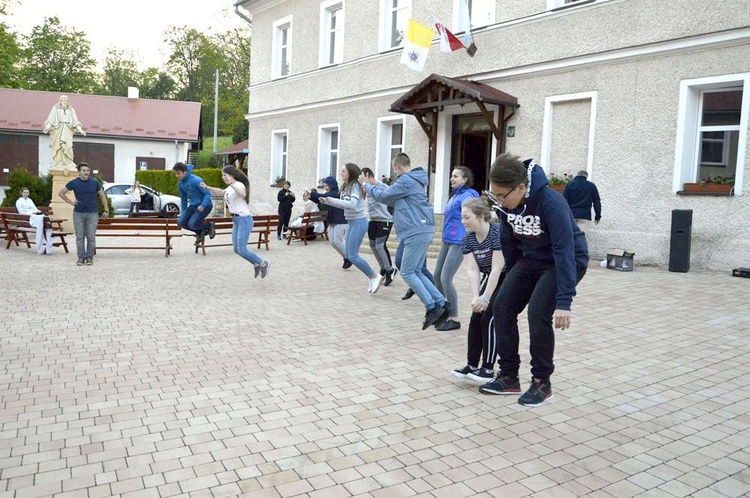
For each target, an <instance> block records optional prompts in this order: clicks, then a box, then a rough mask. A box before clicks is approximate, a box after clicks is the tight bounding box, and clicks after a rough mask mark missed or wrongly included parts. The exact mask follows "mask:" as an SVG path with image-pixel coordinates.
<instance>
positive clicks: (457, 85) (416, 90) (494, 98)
mask: <svg viewBox="0 0 750 498" xmlns="http://www.w3.org/2000/svg"><path fill="white" fill-rule="evenodd" d="M440 89H450V90H455V91H457V92H459V93H460V94H461V95H463V96H464V97H465V98H467V99H473V100H476V101H479V102H484V103H487V104H496V105H510V106H513V107H517V106H518V99H517V98H516V97H514V96H513V95H510V94H508V93H505V92H503V91H501V90H498V89H497V88H494V87H491V86H489V85H485V84H483V83H479V82H477V81H471V80H465V79H460V78H449V77H447V76H442V75H439V74H431V75H429V76H428V77H427V78H425V79H423V80H422V81H420V82H419V83H417V84H416V85H414V87H413V88H412V89H411V90H409V91H408V92H406V93H405V94H404V95H402V96H401V98H399V99H398V100H397V101H395V102H394V103H393V104H391V111H392V112H407V113H408V112H410V110H413V109H412V107H411V106H414V105H417V104H419V107H420V108H422V109H424V108H426V106H428V105H430V106H431V107H441V106H443V105H445V102H441V101H439V100H437V101H431V100H430V95H431V92H433V91H438V90H440ZM79 119H80V118H79Z"/></svg>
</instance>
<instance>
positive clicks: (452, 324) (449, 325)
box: [435, 318, 491, 378]
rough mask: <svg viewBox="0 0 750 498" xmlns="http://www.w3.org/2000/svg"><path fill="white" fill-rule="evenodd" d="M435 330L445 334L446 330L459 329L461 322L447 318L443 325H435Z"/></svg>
mask: <svg viewBox="0 0 750 498" xmlns="http://www.w3.org/2000/svg"><path fill="white" fill-rule="evenodd" d="M435 328H436V329H437V330H439V331H441V332H445V331H446V330H456V329H460V328H461V322H457V321H455V320H452V319H450V318H449V319H447V320H445V321H444V322H443V323H439V324H437V325H436V326H435ZM490 378H491V377H490Z"/></svg>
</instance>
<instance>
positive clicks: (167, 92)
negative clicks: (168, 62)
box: [139, 67, 176, 100]
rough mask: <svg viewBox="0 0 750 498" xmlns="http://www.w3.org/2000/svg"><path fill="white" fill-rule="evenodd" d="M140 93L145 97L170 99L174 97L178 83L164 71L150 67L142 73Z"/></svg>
mask: <svg viewBox="0 0 750 498" xmlns="http://www.w3.org/2000/svg"><path fill="white" fill-rule="evenodd" d="M139 81H140V83H139V85H140V94H141V97H143V98H144V99H161V100H170V99H173V98H174V94H175V88H176V84H175V81H174V79H172V77H171V76H169V75H168V74H167V73H165V72H164V71H160V70H159V69H157V68H155V67H150V68H148V69H146V70H145V71H143V72H142V73H141V74H140V80H139Z"/></svg>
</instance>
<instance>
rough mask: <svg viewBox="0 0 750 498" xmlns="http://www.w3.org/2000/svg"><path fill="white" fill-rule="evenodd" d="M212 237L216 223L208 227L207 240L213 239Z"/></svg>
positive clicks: (214, 235)
mask: <svg viewBox="0 0 750 498" xmlns="http://www.w3.org/2000/svg"><path fill="white" fill-rule="evenodd" d="M214 237H216V223H211V225H210V226H209V227H208V238H209V239H213V238H214Z"/></svg>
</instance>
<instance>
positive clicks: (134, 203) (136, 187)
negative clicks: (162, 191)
mask: <svg viewBox="0 0 750 498" xmlns="http://www.w3.org/2000/svg"><path fill="white" fill-rule="evenodd" d="M125 193H126V194H130V213H132V212H133V211H135V212H136V213H138V212H140V209H139V206H140V204H141V196H142V195H143V189H142V188H141V183H140V182H139V181H138V180H136V181H135V183H133V186H132V187H130V188H129V189H127V190H126V191H125Z"/></svg>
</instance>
